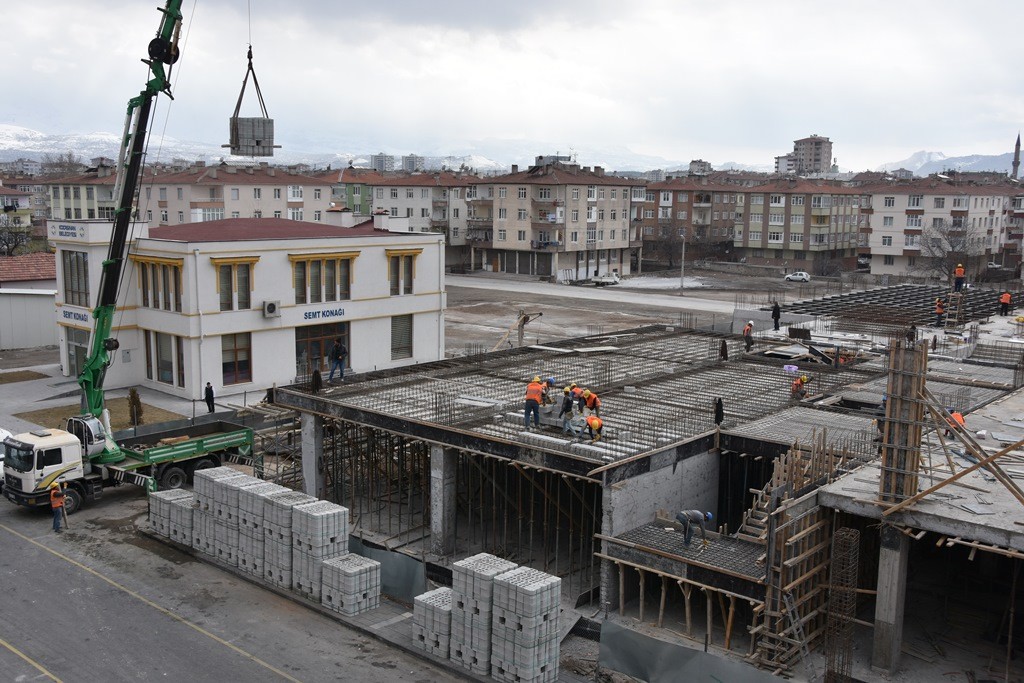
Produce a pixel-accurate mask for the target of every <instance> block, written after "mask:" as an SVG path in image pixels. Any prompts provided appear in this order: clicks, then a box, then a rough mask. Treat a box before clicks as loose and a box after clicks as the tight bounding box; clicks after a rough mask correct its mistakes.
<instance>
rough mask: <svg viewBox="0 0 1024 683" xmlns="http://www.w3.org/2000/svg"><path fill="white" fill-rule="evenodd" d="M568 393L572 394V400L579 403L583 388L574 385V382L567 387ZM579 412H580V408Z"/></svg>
mask: <svg viewBox="0 0 1024 683" xmlns="http://www.w3.org/2000/svg"><path fill="white" fill-rule="evenodd" d="M569 393H570V394H572V400H574V401H579V400H580V398H581V397H582V396H583V387H581V386H579V385H578V384H576V382H573V383H572V384H570V385H569ZM580 410H582V408H581V409H580Z"/></svg>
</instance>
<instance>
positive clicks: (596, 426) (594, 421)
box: [587, 415, 604, 443]
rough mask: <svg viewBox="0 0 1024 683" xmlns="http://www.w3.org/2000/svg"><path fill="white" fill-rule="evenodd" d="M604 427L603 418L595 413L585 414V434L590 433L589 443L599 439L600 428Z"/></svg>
mask: <svg viewBox="0 0 1024 683" xmlns="http://www.w3.org/2000/svg"><path fill="white" fill-rule="evenodd" d="M603 429H604V420H602V419H601V418H599V417H598V416H597V415H587V434H589V435H590V443H596V442H598V441H600V440H601V430H603Z"/></svg>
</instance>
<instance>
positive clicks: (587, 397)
mask: <svg viewBox="0 0 1024 683" xmlns="http://www.w3.org/2000/svg"><path fill="white" fill-rule="evenodd" d="M584 408H586V409H587V415H590V414H594V415H597V416H598V417H601V399H600V398H598V397H597V394H595V393H594V392H593V391H591V390H590V389H584V391H583V397H582V399H581V400H580V412H583V409H584Z"/></svg>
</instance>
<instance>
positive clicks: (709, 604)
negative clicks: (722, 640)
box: [701, 588, 715, 645]
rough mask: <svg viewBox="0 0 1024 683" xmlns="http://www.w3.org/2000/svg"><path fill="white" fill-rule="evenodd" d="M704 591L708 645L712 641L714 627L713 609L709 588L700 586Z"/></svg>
mask: <svg viewBox="0 0 1024 683" xmlns="http://www.w3.org/2000/svg"><path fill="white" fill-rule="evenodd" d="M701 590H702V591H704V604H705V605H707V612H708V645H711V643H712V642H713V641H714V639H715V638H714V631H713V630H712V629H714V627H715V609H714V607H715V606H714V604H713V603H712V602H711V590H710V589H708V588H702V589H701Z"/></svg>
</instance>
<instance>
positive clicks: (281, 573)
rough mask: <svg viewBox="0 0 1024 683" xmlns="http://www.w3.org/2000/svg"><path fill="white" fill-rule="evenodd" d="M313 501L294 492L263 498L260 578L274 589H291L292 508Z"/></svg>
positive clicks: (304, 495) (311, 498) (311, 497)
mask: <svg viewBox="0 0 1024 683" xmlns="http://www.w3.org/2000/svg"><path fill="white" fill-rule="evenodd" d="M314 501H316V498H314V497H313V496H308V495H306V494H305V493H299V492H298V491H283V492H281V493H275V494H273V495H270V496H267V497H266V498H264V505H263V532H264V533H263V578H264V580H265V581H266V582H267V583H269V584H272V585H274V586H279V587H281V588H286V589H288V590H291V588H292V508H294V507H295V506H296V505H303V504H305V503H312V502H314Z"/></svg>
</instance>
